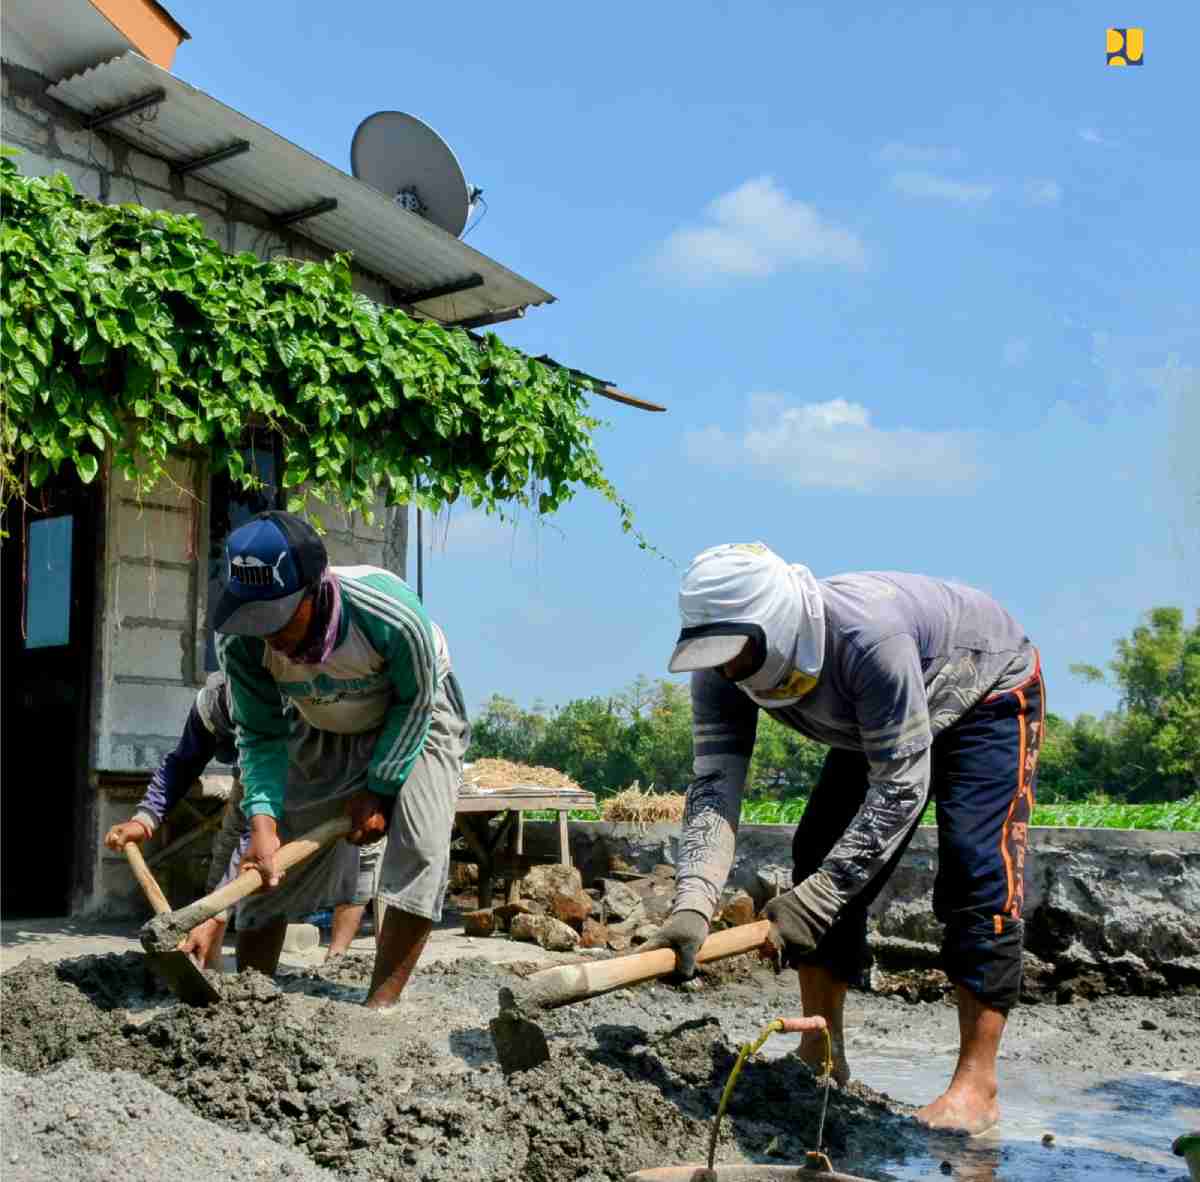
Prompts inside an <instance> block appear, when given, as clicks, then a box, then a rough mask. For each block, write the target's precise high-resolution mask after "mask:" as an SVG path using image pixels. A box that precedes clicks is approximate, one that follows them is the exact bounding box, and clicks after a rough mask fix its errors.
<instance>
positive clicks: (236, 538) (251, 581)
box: [213, 509, 329, 636]
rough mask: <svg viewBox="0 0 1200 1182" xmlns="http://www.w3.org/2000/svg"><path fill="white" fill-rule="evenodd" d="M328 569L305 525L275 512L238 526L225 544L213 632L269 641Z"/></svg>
mask: <svg viewBox="0 0 1200 1182" xmlns="http://www.w3.org/2000/svg"><path fill="white" fill-rule="evenodd" d="M328 564H329V557H328V555H327V554H326V553H325V543H324V542H322V541H321V537H320V535H319V534H318V533H317V531H316V530H315V529H313V527H312V526H311V525H309V524H308V522H307V521H304V520H303V519H302V518H299V517H297V516H296V515H295V514H293V513H284V512H282V511H281V510H278V509H272V510H269V511H268V512H266V513H259V514H258V515H257V516H256V517H252V518H251V519H250V520H249V521H247V522H246V524H245V525H240V526H238V528H237V529H235V530H234V531H233V533H231V534H230V535H229V540H228V541H227V542H226V543H225V576H226V580H225V589H224V590H223V591H222V592H221V598H220V599H218V600H217V607H216V610H215V611H214V613H213V627H214V628H215V629H216V630H217V631H218V632H224V633H227V634H229V635H232V636H270V635H271V634H272V633H275V632H278V631H279V630H280V629H281V628H283V627H285V626H286V625H287V624H288V622H289V621H290V620H291V618H292V616H294V615H295V614H296V609H297V608H298V607H299V606H300V601H301V600H302V599H303V598H304V596H305V595H306V594H307V593H308V592H309V591H310V590H311V589H312V588H313V587H315V586H316V584H317V582H318V581H319V580H320V578H321V575H322V574H324V572H325V568H326V566H327V565H328Z"/></svg>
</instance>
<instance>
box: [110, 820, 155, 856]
mask: <svg viewBox="0 0 1200 1182" xmlns="http://www.w3.org/2000/svg"><path fill="white" fill-rule="evenodd" d="M149 840H150V830H149V829H147V828H146V826H145V825H143V824H142V822H141V821H135V820H132V819H131V820H128V821H122V822H120V823H119V824H117V825H114V826H113V827H112V828H111V829H110V830H109V831H108V832H107V833H106V834H105V835H104V844H105V845H106V846H108V848H109V849H110V850H112V852H113V853H114V854H119V853H121V851H122V850H124V848H125V847H126V846H127V845H128V844H129V843H130V842H131V841H132V842H133V843H134V844H135V845H141V844H142V842H144V841H149Z"/></svg>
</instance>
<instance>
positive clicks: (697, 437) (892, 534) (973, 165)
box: [170, 0, 1200, 716]
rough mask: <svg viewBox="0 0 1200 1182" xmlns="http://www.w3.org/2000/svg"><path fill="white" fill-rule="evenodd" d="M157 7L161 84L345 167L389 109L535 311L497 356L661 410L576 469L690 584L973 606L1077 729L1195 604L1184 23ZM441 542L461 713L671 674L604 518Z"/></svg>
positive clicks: (479, 528) (1190, 84)
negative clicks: (900, 583) (482, 198)
mask: <svg viewBox="0 0 1200 1182" xmlns="http://www.w3.org/2000/svg"><path fill="white" fill-rule="evenodd" d="M170 7H171V9H172V11H173V12H174V13H175V15H176V16H177V17H178V18H179V19H180V20H181V21H182V23H183V24H185V25H186V26H187V27H188V28H189V30H190V31H191V33H192V35H193V38H194V40H193V41H191V42H190V43H187V44H185V45H184V46H183V48H182V49H181V50H180V53H179V55H178V58H177V59H176V65H175V69H176V72H177V73H178V74H179V75H180V76H181V77H183V78H185V79H187V80H188V81H190V82H192V83H194V84H196V85H198V86H200V87H202V88H203V89H205V90H207V91H209V92H210V93H211V94H213V95H214V96H216V97H217V98H220V99H221V100H223V101H224V102H227V103H229V104H230V105H231V106H234V107H236V108H238V109H240V110H242V111H245V112H246V113H248V114H250V115H252V116H253V117H255V118H257V119H259V120H260V121H261V122H263V123H266V124H268V125H269V126H271V127H273V128H275V129H276V130H278V131H280V132H281V133H283V134H284V135H287V136H288V137H289V138H291V139H292V140H294V141H295V142H297V143H299V144H301V145H302V146H304V147H306V148H307V149H309V150H310V151H312V152H314V153H316V154H317V155H319V156H322V157H324V158H325V159H327V160H329V161H331V162H332V163H334V164H337V165H339V166H341V167H346V168H348V164H349V148H350V138H351V135H352V134H353V131H354V128H355V126H356V125H357V123H358V121H359V120H360V119H361V118H362V117H363V116H365V115H367V114H369V113H370V112H372V111H375V110H378V109H381V108H391V109H398V110H405V111H411V112H412V113H414V114H417V115H419V116H421V117H422V118H424V119H426V120H427V121H428V122H430V123H431V124H432V125H433V126H434V127H436V128H437V129H438V130H439V131H440V132H441V133H442V135H443V136H445V138H446V139H447V140H448V141H449V142H450V144H451V145H452V146H453V147H454V149H455V151H456V152H457V154H458V156H459V159H460V160H461V162H462V164H463V167H464V169H465V171H466V173H467V176H468V178H469V179H470V180H471V181H472V182H474V183H475V184H478V185H480V186H481V187H482V188H483V189H484V190H485V194H486V198H487V201H488V204H489V212H488V214H487V216H486V217H485V218H484V220H483V221H482V222H481V223H480V224H479V226H478V227H477V228H476V229H475V230H474V231H473V232H472V233H471V236H470V238H469V239H468V240H469V241H470V242H471V243H472V244H473V245H475V246H476V247H478V248H479V249H480V250H483V251H484V252H486V253H488V254H490V255H492V256H493V257H495V258H497V259H498V260H500V261H501V262H503V263H505V264H507V265H508V266H510V267H512V268H513V269H514V270H516V271H518V272H520V273H522V274H524V275H527V276H528V277H529V278H531V279H533V280H534V281H536V282H538V283H540V284H542V286H544V287H546V288H547V289H549V290H550V291H552V292H554V293H555V294H556V295H557V296H558V297H559V301H560V302H559V303H557V304H555V305H552V306H550V307H548V308H541V309H534V310H532V311H531V312H530V313H529V315H528V317H527V318H526V319H525V320H524V321H523V322H520V323H517V324H512V325H505V326H500V328H499V329H498V332H499V333H500V335H501V336H503V337H504V339H506V340H507V341H509V342H511V343H513V344H515V345H517V346H519V347H521V348H525V349H528V350H530V351H532V352H535V353H543V352H549V353H551V354H552V355H553V356H556V357H558V358H559V359H561V360H564V361H569V362H571V363H572V364H575V365H578V366H581V367H583V368H586V369H589V370H590V371H591V372H594V373H598V374H601V375H603V376H605V377H607V378H609V379H611V380H613V381H614V382H615V383H616V384H617V385H618V386H620V387H622V388H623V389H626V390H629V391H631V392H633V393H635V394H638V395H640V396H642V397H644V398H648V399H650V400H652V401H656V402H660V403H664V404H666V405H667V406H669V407H670V410H669V413H667V414H665V415H649V414H645V413H642V412H639V411H635V410H630V409H626V408H624V407H620V406H617V405H615V404H612V403H608V402H603V401H598V403H597V409H598V411H599V413H600V414H601V416H602V417H603V418H605V419H606V420H608V421H609V422H610V424H611V425H610V427H608V428H607V429H605V430H604V431H603V432H602V433H601V434H600V436H599V448H600V452H601V455H602V457H603V458H604V460H605V463H606V466H607V470H608V472H609V475H610V476H611V478H612V479H613V481H614V482H615V483H616V485H617V486H618V488H620V490H621V491H622V492H623V493H624V494H625V495H626V496H627V497H628V498H629V499H630V500H631V501H632V502H633V503H634V505H635V507H636V510H637V515H638V522H639V525H640V526H641V528H642V529H643V530H644V531H645V533H646V534H647V535H648V537H649V538H650V539H651V540H652V541H653V542H654V543H655V544H656V545H657V546H658V547H659V548H661V549H662V550H663V551H664V552H665V553H667V554H668V555H670V556H671V557H672V558H674V559H675V560H676V561H677V562H678V563H680V564H681V565H682V564H684V563H686V561H687V560H688V559H689V558H690V557H691V556H692V555H693V554H694V553H695V552H697V551H698V550H700V549H703V548H704V547H705V546H708V545H711V544H715V543H717V542H724V541H738V540H755V539H758V540H763V541H766V542H768V543H769V544H770V545H771V546H772V547H774V548H775V549H776V550H777V551H778V552H779V553H781V554H783V555H784V556H785V557H787V558H788V559H790V560H792V561H801V562H804V563H806V564H807V565H808V566H810V567H811V568H812V569H813V571H814V572H815V573H816V574H817V575H818V576H822V575H828V574H834V573H837V572H840V571H846V570H856V569H857V570H866V569H900V570H913V571H919V572H924V573H929V574H935V575H940V576H946V577H953V578H956V579H959V580H962V581H964V582H968V583H972V584H974V585H976V586H979V587H982V588H984V589H985V590H987V591H989V592H991V593H992V594H994V595H995V596H996V597H997V598H998V599H999V600H1000V601H1001V602H1002V603H1004V604H1005V606H1006V607H1008V609H1009V610H1010V611H1011V612H1012V613H1013V614H1014V615H1015V616H1016V617H1017V618H1018V619H1019V620H1020V621H1021V622H1022V623H1023V624H1024V625H1025V627H1026V629H1027V630H1028V632H1029V634H1030V636H1031V637H1033V639H1034V640H1035V642H1036V643H1037V644H1038V645H1039V646H1040V648H1041V650H1042V653H1043V658H1044V663H1045V667H1046V670H1047V680H1048V695H1049V702H1050V708H1051V709H1053V710H1055V711H1057V712H1059V713H1062V714H1065V715H1067V716H1073V715H1075V714H1076V713H1078V712H1080V711H1084V710H1087V711H1091V712H1102V711H1103V710H1105V709H1109V708H1111V707H1112V706H1113V705H1114V704H1115V697H1114V695H1113V694H1112V692H1111V691H1109V690H1106V689H1104V688H1103V687H1089V686H1086V685H1083V684H1081V683H1080V682H1078V681H1077V680H1076V679H1074V678H1073V677H1071V675H1070V674H1069V672H1068V666H1069V664H1070V663H1071V662H1073V661H1090V662H1095V663H1103V662H1104V661H1106V660H1107V659H1108V657H1109V655H1110V653H1111V646H1112V641H1113V639H1114V638H1115V637H1117V636H1119V635H1123V634H1125V633H1127V632H1128V631H1129V629H1130V628H1131V627H1133V625H1134V624H1135V623H1136V622H1137V620H1138V618H1139V616H1140V614H1141V613H1142V612H1144V611H1145V610H1146V609H1148V608H1149V607H1151V606H1153V605H1157V604H1164V603H1173V604H1177V605H1179V606H1181V607H1184V608H1185V609H1186V610H1187V611H1188V613H1189V616H1194V614H1195V612H1196V610H1197V607H1198V606H1200V281H1198V276H1200V230H1198V228H1197V217H1196V209H1197V199H1196V194H1197V192H1200V153H1197V141H1196V122H1195V103H1194V97H1195V93H1196V89H1195V86H1196V83H1195V79H1196V71H1197V69H1198V67H1200V56H1198V55H1200V8H1197V7H1196V6H1195V5H1189V4H1181V3H1178V2H1176V3H1170V4H1167V3H1157V2H1147V0H1139V2H1138V4H1137V5H1136V6H1135V7H1134V8H1133V9H1130V10H1129V11H1127V12H1123V11H1120V10H1119V6H1118V9H1112V8H1111V6H1102V5H1096V4H1074V5H1071V4H1064V5H1056V6H1053V10H1050V9H1049V7H1048V6H1041V5H1015V4H1011V3H1009V4H995V5H983V4H972V5H964V4H958V5H945V6H928V5H924V6H921V5H916V4H911V5H904V6H899V5H895V6H885V5H876V6H871V5H854V6H850V5H841V4H837V5H834V4H829V5H825V6H820V7H812V8H809V7H807V6H806V7H805V8H804V10H803V11H801V10H800V9H799V6H796V5H791V4H764V3H753V2H750V0H741V2H740V3H737V4H732V3H728V4H717V3H702V2H700V0H691V2H690V3H688V4H686V5H685V4H675V3H664V4H645V3H643V4H637V5H633V4H625V3H615V4H609V5H604V6H598V7H589V8H584V7H583V6H577V5H567V6H564V5H561V4H555V5H551V4H548V3H530V2H526V3H523V4H519V5H508V6H504V7H503V8H502V7H500V6H494V5H493V6H476V5H466V6H461V7H459V8H457V9H452V10H448V9H447V8H446V6H444V5H426V6H417V5H409V4H405V5H397V4H391V3H388V4H384V3H366V2H361V3H355V2H353V0H352V2H349V3H343V4H341V5H330V6H324V5H316V4H311V3H283V2H275V0H257V2H256V3H255V4H251V5H241V6H238V7H236V8H235V7H234V6H232V5H226V4H218V5H214V4H209V3H203V4H202V3H200V2H199V0H170ZM1109 23H1114V24H1115V23H1122V24H1130V25H1134V24H1136V25H1140V26H1143V27H1144V28H1145V30H1146V51H1145V65H1144V66H1143V67H1141V68H1126V69H1121V70H1118V69H1111V68H1106V67H1105V65H1104V42H1105V36H1104V33H1105V26H1106V24H1109ZM1189 94H1190V95H1191V96H1192V100H1193V101H1191V103H1190V104H1189V101H1188V99H1187V96H1188V95H1189ZM432 532H433V533H434V535H435V543H434V545H433V547H432V551H431V553H430V554H429V555H428V556H427V560H426V600H427V603H428V604H429V606H430V610H431V612H432V614H433V615H434V617H435V618H436V619H438V620H439V621H440V622H441V623H442V624H443V626H444V627H445V629H446V632H447V634H448V636H449V638H450V645H451V649H452V652H453V654H454V660H455V664H456V665H457V667H458V669H459V672H460V677H461V680H462V682H463V685H464V689H465V691H466V693H467V696H468V699H469V701H470V702H471V703H472V704H473V705H478V704H479V703H480V702H482V701H483V700H484V699H485V698H486V697H487V696H489V695H490V694H492V693H494V692H499V693H504V694H507V695H509V696H512V697H515V698H516V699H517V700H519V701H521V702H523V703H526V704H529V703H532V702H533V701H534V700H536V699H540V700H542V701H544V702H545V703H547V704H548V705H554V704H559V703H562V702H564V701H566V700H568V699H570V698H572V697H579V696H585V695H589V694H593V693H609V692H611V691H614V690H617V689H619V688H620V687H622V686H623V685H625V684H626V683H628V682H629V681H631V680H632V679H633V678H634V677H636V676H637V675H638V674H640V673H646V674H650V675H652V676H658V675H660V673H662V671H663V670H664V668H665V662H666V658H667V655H668V653H669V651H670V648H671V645H672V642H673V639H674V635H675V632H676V631H677V628H678V622H677V617H676V614H675V611H676V609H675V590H676V587H677V583H678V573H679V572H678V571H677V570H676V569H675V568H674V567H673V566H671V565H670V564H668V563H666V562H664V561H662V560H660V559H657V558H654V557H652V556H649V555H647V554H645V553H642V552H640V551H639V550H638V549H637V548H636V546H635V545H634V544H633V543H632V542H631V541H630V540H629V539H628V538H627V537H624V536H622V535H621V534H620V532H619V530H618V528H617V519H616V515H615V513H614V512H613V511H612V510H611V509H610V508H609V507H608V506H607V505H605V504H604V503H603V502H602V501H600V499H599V498H597V497H594V496H592V495H590V494H585V495H582V496H581V497H580V498H579V499H578V500H577V501H576V502H575V503H574V504H573V505H572V506H571V507H569V508H568V509H567V510H566V511H564V512H563V513H561V514H559V515H558V517H557V518H555V519H554V520H553V521H551V522H549V523H542V524H538V523H537V522H535V521H532V520H530V519H528V518H524V519H521V520H519V521H517V522H516V523H515V524H514V523H509V524H499V523H496V522H494V521H491V520H485V519H481V518H479V517H477V516H476V515H474V514H472V513H470V512H469V511H464V510H458V509H456V510H454V511H453V512H452V513H451V514H450V516H449V519H448V521H447V520H445V519H443V520H442V521H440V522H438V523H437V524H436V527H435V529H434V531H432ZM411 577H412V567H411V565H410V578H411Z"/></svg>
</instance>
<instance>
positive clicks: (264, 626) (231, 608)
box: [213, 587, 308, 636]
mask: <svg viewBox="0 0 1200 1182" xmlns="http://www.w3.org/2000/svg"><path fill="white" fill-rule="evenodd" d="M307 590H308V589H307V588H306V587H301V588H300V590H299V591H293V592H292V593H291V594H290V595H281V596H280V597H279V598H278V599H240V598H239V597H238V596H236V595H234V594H232V593H231V592H230V591H229V590H228V588H227V589H226V590H224V591H222V592H221V598H220V599H219V600H218V601H217V610H216V612H215V613H214V614H213V620H214V624H213V628H214V630H215V631H217V632H221V633H224V634H225V635H226V636H271V635H273V634H274V633H276V632H278V631H279V630H280V629H281V628H284V627H286V626H287V625H288V624H289V623H290V622H291V619H292V617H293V616H294V615H295V614H296V609H297V608H298V607H299V606H300V601H301V600H302V599H303V598H304V596H305V593H306V592H307Z"/></svg>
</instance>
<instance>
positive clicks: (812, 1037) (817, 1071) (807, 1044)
mask: <svg viewBox="0 0 1200 1182" xmlns="http://www.w3.org/2000/svg"><path fill="white" fill-rule="evenodd" d="M796 1055H797V1056H798V1058H799V1059H800V1061H801V1062H802V1063H804V1064H806V1065H807V1066H808V1067H811V1068H812V1070H813V1074H814V1075H815V1076H816V1077H817V1078H818V1079H822V1078H824V1075H825V1035H823V1034H817V1033H813V1034H802V1035H801V1036H800V1046H799V1047H798V1048H797V1050H796ZM833 1082H834V1083H835V1084H837V1085H838V1087H845V1086H846V1084H848V1083H849V1082H850V1064H849V1063H847V1062H846V1049H845V1047H844V1046H843V1045H842V1043H841V1041H840V1040H839V1039H834V1042H833Z"/></svg>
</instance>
